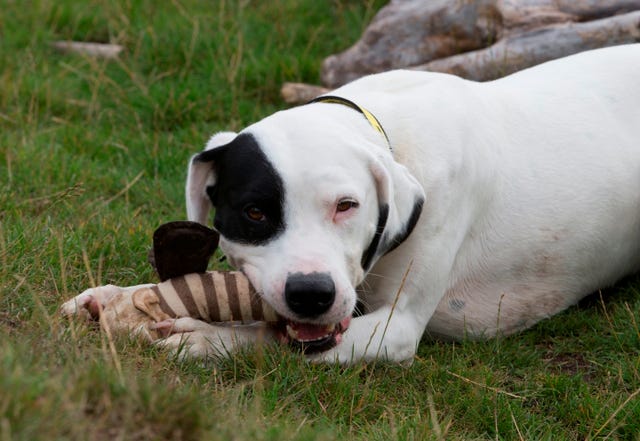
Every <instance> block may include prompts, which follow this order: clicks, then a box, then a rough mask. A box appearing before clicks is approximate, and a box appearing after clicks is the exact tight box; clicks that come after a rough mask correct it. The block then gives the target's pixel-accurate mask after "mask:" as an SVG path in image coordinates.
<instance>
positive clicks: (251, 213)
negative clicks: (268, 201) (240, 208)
mask: <svg viewBox="0 0 640 441" xmlns="http://www.w3.org/2000/svg"><path fill="white" fill-rule="evenodd" d="M244 214H245V215H246V216H247V217H248V218H249V219H251V220H252V221H255V222H263V221H265V220H267V217H266V216H265V215H264V213H263V212H262V210H261V209H259V208H258V207H256V206H255V205H249V206H248V207H246V208H245V209H244Z"/></svg>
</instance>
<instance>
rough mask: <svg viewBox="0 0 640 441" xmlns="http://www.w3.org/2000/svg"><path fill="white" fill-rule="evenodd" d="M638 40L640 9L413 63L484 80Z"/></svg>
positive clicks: (506, 39)
mask: <svg viewBox="0 0 640 441" xmlns="http://www.w3.org/2000/svg"><path fill="white" fill-rule="evenodd" d="M636 41H640V11H638V12H632V13H628V14H624V15H619V16H614V17H609V18H604V19H601V20H595V21H589V22H586V23H566V24H560V25H554V26H549V27H546V28H544V29H540V30H537V31H534V32H527V33H522V34H519V35H515V36H513V37H507V38H505V39H503V40H500V41H499V42H497V43H496V44H494V45H493V46H491V47H489V48H486V49H481V50H477V51H471V52H467V53H464V54H460V55H454V56H452V57H446V58H442V59H439V60H434V61H431V62H429V63H426V64H423V65H420V66H414V67H412V69H415V70H426V71H432V72H444V73H451V74H454V75H458V76H461V77H463V78H467V79H471V80H476V81H487V80H494V79H496V78H500V77H502V76H505V75H508V74H510V73H513V72H517V71H519V70H522V69H525V68H527V67H529V66H533V65H536V64H540V63H543V62H545V61H549V60H553V59H556V58H561V57H564V56H567V55H571V54H575V53H578V52H582V51H585V50H589V49H597V48H600V47H605V46H614V45H618V44H625V43H633V42H636Z"/></svg>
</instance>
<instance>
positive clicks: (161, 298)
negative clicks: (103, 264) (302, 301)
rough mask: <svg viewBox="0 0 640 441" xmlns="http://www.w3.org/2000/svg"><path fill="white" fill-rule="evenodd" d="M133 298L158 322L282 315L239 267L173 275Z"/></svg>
mask: <svg viewBox="0 0 640 441" xmlns="http://www.w3.org/2000/svg"><path fill="white" fill-rule="evenodd" d="M132 300H133V304H134V305H135V307H136V308H137V309H139V310H140V311H142V312H144V313H145V314H147V315H149V316H150V317H151V318H153V319H154V320H155V321H157V322H160V321H162V320H165V319H168V318H176V317H193V318H196V319H200V320H204V321H206V322H229V321H241V322H251V321H265V322H277V321H278V319H279V318H278V315H277V314H276V312H275V311H274V310H273V308H271V306H270V305H269V304H268V303H266V302H265V301H263V300H262V299H261V297H260V296H259V295H258V294H257V293H256V291H255V289H254V288H253V287H252V286H251V284H250V283H249V280H248V279H247V277H246V276H245V275H244V274H242V273H241V272H240V271H209V272H206V273H191V274H185V275H184V276H178V277H173V278H171V279H168V280H166V281H164V282H161V283H158V284H157V285H153V286H151V287H148V288H141V289H139V290H137V291H136V292H134V293H133V295H132Z"/></svg>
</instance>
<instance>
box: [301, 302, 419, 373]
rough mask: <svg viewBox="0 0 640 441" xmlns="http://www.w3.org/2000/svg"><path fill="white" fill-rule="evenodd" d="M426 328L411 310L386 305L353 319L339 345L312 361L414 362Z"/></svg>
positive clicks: (315, 355) (346, 362) (317, 355)
mask: <svg viewBox="0 0 640 441" xmlns="http://www.w3.org/2000/svg"><path fill="white" fill-rule="evenodd" d="M424 328H425V325H423V324H421V323H419V321H418V320H416V316H415V314H414V313H412V312H411V311H403V310H398V309H396V310H394V309H393V307H392V306H384V307H382V308H380V309H378V310H376V311H374V312H372V313H370V314H366V315H363V316H360V317H356V318H354V319H353V320H352V321H351V325H350V326H349V329H348V330H347V331H346V332H345V333H344V334H343V336H342V342H341V343H340V344H339V345H338V346H336V347H334V348H333V349H330V350H328V351H326V352H322V353H319V354H314V355H311V356H309V358H310V359H311V360H312V361H323V362H329V363H335V362H338V363H340V364H352V363H357V362H360V361H375V360H387V361H393V362H411V360H412V359H413V356H414V355H415V353H416V349H417V347H418V343H419V342H420V338H421V336H422V333H423V332H424Z"/></svg>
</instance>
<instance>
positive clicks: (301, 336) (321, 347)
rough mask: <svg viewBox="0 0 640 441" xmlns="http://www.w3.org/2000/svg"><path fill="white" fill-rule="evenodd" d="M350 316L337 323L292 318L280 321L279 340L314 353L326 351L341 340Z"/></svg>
mask: <svg viewBox="0 0 640 441" xmlns="http://www.w3.org/2000/svg"><path fill="white" fill-rule="evenodd" d="M350 322H351V317H346V318H345V319H343V320H342V321H340V322H339V323H333V324H328V325H327V324H323V325H316V324H312V323H300V322H295V321H293V320H285V321H282V322H281V323H280V324H279V325H278V332H279V336H280V341H281V342H283V343H286V344H288V345H289V346H291V347H293V348H295V349H297V350H300V351H302V352H303V353H305V354H314V353H317V352H323V351H327V350H329V349H331V348H333V347H334V346H336V345H337V344H339V343H340V342H341V341H342V334H343V333H344V332H345V331H346V330H347V328H348V327H349V323H350Z"/></svg>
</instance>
